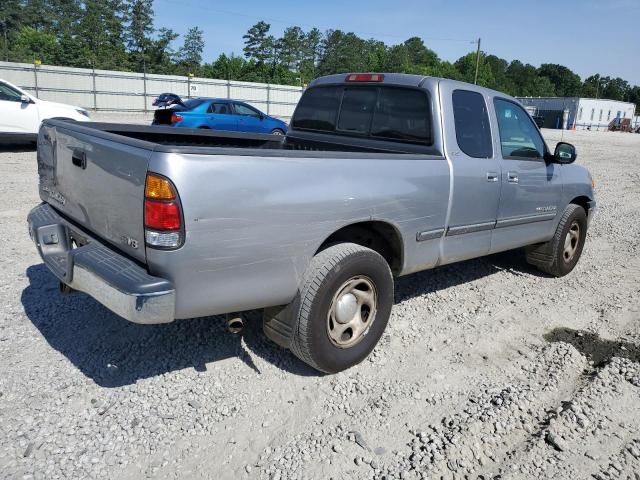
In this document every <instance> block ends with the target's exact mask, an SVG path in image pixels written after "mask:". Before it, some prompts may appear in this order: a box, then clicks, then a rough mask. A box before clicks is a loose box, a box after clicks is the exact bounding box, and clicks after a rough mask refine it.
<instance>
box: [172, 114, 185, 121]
mask: <svg viewBox="0 0 640 480" xmlns="http://www.w3.org/2000/svg"><path fill="white" fill-rule="evenodd" d="M182 120H184V117H183V116H182V115H176V114H175V113H174V114H172V115H171V123H178V122H181V121H182Z"/></svg>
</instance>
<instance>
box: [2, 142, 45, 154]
mask: <svg viewBox="0 0 640 480" xmlns="http://www.w3.org/2000/svg"><path fill="white" fill-rule="evenodd" d="M36 150H37V146H36V144H35V142H34V143H0V153H22V152H35V151H36Z"/></svg>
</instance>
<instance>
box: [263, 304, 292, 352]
mask: <svg viewBox="0 0 640 480" xmlns="http://www.w3.org/2000/svg"><path fill="white" fill-rule="evenodd" d="M262 327H263V329H264V334H265V335H266V336H267V338H269V339H270V340H271V341H273V342H275V343H277V344H278V345H280V346H281V347H284V348H289V346H290V344H291V337H292V336H293V329H294V328H295V318H294V316H293V315H292V313H291V304H289V305H279V306H277V307H269V308H265V309H264V311H263V314H262Z"/></svg>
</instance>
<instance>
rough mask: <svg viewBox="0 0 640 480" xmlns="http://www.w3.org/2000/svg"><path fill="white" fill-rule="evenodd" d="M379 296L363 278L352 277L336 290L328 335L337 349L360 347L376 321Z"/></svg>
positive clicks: (364, 277)
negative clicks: (360, 343) (359, 344)
mask: <svg viewBox="0 0 640 480" xmlns="http://www.w3.org/2000/svg"><path fill="white" fill-rule="evenodd" d="M377 305H378V293H377V291H376V287H375V285H374V284H373V281H371V279H370V278H369V277H366V276H364V275H358V276H355V277H351V278H350V279H349V280H347V281H346V282H344V283H343V284H342V285H341V286H340V287H339V288H338V289H337V290H336V293H335V295H334V296H333V299H332V300H331V305H330V307H329V312H328V314H327V334H328V336H329V340H331V343H333V345H335V346H336V347H338V348H349V347H353V346H354V345H356V344H357V343H359V342H360V341H361V340H362V339H363V338H364V337H365V335H366V334H367V333H368V332H369V329H370V328H371V325H372V324H373V322H374V321H375V319H376V312H377Z"/></svg>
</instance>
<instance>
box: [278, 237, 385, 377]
mask: <svg viewBox="0 0 640 480" xmlns="http://www.w3.org/2000/svg"><path fill="white" fill-rule="evenodd" d="M291 306H292V312H291V313H292V315H293V318H294V328H293V335H292V338H291V344H290V347H289V348H290V349H291V351H292V352H293V353H294V354H295V355H296V356H297V357H298V358H300V359H301V360H302V361H303V362H305V363H307V364H309V365H311V366H312V367H314V368H315V369H317V370H320V371H322V372H326V373H335V372H339V371H341V370H345V369H347V368H349V367H351V366H353V365H356V364H358V363H360V362H361V361H362V360H364V359H365V358H366V357H367V356H368V355H369V353H371V351H372V350H373V348H374V347H375V346H376V344H377V343H378V340H379V339H380V337H381V336H382V333H383V332H384V330H385V328H386V326H387V322H388V321H389V315H390V314H391V307H392V306H393V277H392V275H391V270H390V269H389V265H388V264H387V262H386V261H385V259H384V258H383V257H382V256H381V255H379V254H378V253H376V252H375V251H373V250H371V249H369V248H365V247H362V246H360V245H356V244H353V243H341V244H338V245H334V246H332V247H329V248H327V249H326V250H323V251H322V252H320V253H318V254H317V255H316V256H315V257H314V258H313V259H312V261H311V264H310V265H309V268H308V269H307V272H306V273H305V276H304V280H303V282H302V285H301V287H300V289H299V291H298V295H297V296H296V298H295V300H294V301H293V303H292V305H291Z"/></svg>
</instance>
